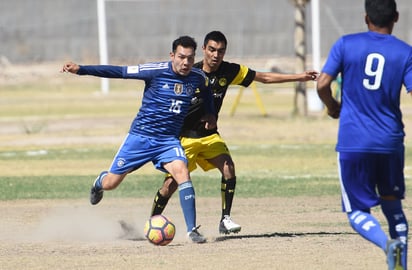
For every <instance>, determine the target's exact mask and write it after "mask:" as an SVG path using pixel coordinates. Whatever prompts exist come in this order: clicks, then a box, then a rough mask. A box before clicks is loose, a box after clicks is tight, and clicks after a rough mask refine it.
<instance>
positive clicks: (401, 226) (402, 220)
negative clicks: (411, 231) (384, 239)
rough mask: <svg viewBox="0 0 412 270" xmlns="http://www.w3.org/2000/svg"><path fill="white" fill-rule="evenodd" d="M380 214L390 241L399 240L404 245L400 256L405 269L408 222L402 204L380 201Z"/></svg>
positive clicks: (399, 202)
mask: <svg viewBox="0 0 412 270" xmlns="http://www.w3.org/2000/svg"><path fill="white" fill-rule="evenodd" d="M381 208H382V212H383V214H384V215H385V217H386V219H387V221H388V226H389V234H390V236H391V238H392V239H397V238H398V239H399V240H401V241H402V242H403V243H404V244H405V249H404V252H403V256H402V265H403V266H404V268H405V269H407V268H406V267H407V265H406V262H407V257H408V255H407V254H408V241H407V240H408V221H407V220H406V217H405V214H404V213H403V210H402V203H401V201H400V200H381Z"/></svg>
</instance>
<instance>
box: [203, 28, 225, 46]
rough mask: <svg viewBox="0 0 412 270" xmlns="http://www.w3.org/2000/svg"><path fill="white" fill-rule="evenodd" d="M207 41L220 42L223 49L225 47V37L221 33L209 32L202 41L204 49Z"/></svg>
mask: <svg viewBox="0 0 412 270" xmlns="http://www.w3.org/2000/svg"><path fill="white" fill-rule="evenodd" d="M209 40H213V41H216V42H221V43H223V44H225V47H226V46H227V40H226V37H225V35H224V34H223V33H222V32H220V31H212V32H209V33H208V34H207V35H206V36H205V39H204V41H203V46H205V47H206V45H207V43H208V42H209Z"/></svg>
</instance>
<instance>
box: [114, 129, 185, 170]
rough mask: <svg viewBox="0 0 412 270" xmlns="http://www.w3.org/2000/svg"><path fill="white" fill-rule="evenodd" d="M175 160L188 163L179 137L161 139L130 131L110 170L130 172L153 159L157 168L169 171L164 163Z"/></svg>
mask: <svg viewBox="0 0 412 270" xmlns="http://www.w3.org/2000/svg"><path fill="white" fill-rule="evenodd" d="M173 160H183V161H184V162H185V163H186V164H187V159H186V156H185V151H184V150H183V148H182V146H181V144H180V141H179V139H178V138H167V139H159V138H153V137H145V136H141V135H135V134H130V133H129V134H127V135H126V138H125V140H124V142H123V144H122V145H121V146H120V148H119V151H118V152H117V154H116V156H115V157H114V159H113V163H112V165H111V167H110V170H109V171H110V172H111V173H114V174H123V173H129V172H132V171H134V170H137V169H139V168H140V167H142V166H143V165H144V164H146V163H147V162H149V161H151V162H152V163H153V165H154V166H155V168H156V169H158V170H160V171H162V172H167V171H166V170H165V169H164V168H163V164H165V163H168V162H171V161H173Z"/></svg>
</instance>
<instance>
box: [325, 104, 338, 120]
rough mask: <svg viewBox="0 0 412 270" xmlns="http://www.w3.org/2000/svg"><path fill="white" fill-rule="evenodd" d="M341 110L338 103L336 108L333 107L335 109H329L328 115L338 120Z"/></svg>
mask: <svg viewBox="0 0 412 270" xmlns="http://www.w3.org/2000/svg"><path fill="white" fill-rule="evenodd" d="M340 108H341V105H340V103H336V106H333V108H328V115H329V116H330V117H332V118H333V119H338V118H339V116H340Z"/></svg>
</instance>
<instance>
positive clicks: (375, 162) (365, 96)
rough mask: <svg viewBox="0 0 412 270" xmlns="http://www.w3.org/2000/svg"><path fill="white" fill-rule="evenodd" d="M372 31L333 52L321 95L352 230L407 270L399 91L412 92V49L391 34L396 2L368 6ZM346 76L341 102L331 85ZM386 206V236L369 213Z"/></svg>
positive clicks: (347, 38) (392, 265)
mask: <svg viewBox="0 0 412 270" xmlns="http://www.w3.org/2000/svg"><path fill="white" fill-rule="evenodd" d="M365 11H366V15H365V22H366V24H367V26H368V31H367V32H363V33H356V34H350V35H344V36H343V37H341V38H340V39H338V41H337V42H336V43H335V44H334V45H333V47H332V49H331V51H330V53H329V56H328V58H327V61H326V63H325V65H324V67H323V69H322V73H321V75H320V77H319V79H318V84H317V91H318V94H319V97H320V99H321V100H322V101H323V103H324V104H325V105H326V107H327V111H328V114H329V115H330V116H331V117H333V118H340V121H339V131H338V140H337V145H336V151H337V153H338V154H337V157H338V171H339V177H340V184H341V191H342V208H343V211H344V212H346V213H347V216H348V219H349V223H350V225H351V226H352V228H353V229H354V230H355V231H356V232H357V233H359V234H360V235H361V236H362V237H364V238H365V239H367V240H368V241H370V242H372V243H373V244H375V245H376V246H378V247H380V248H381V249H382V250H383V251H384V252H385V253H386V256H387V259H386V260H387V264H388V267H389V269H407V265H406V264H407V239H408V222H407V219H406V217H405V214H404V212H403V208H402V203H401V200H402V199H404V193H405V181H404V174H403V169H404V156H405V154H404V151H405V150H404V136H405V134H404V125H403V122H402V113H401V110H400V95H401V92H402V86H403V85H404V86H405V87H406V90H407V92H408V93H411V91H412V48H411V46H410V45H408V44H406V43H405V42H403V41H401V40H399V39H398V38H396V37H395V36H393V35H391V34H392V30H393V27H394V24H395V23H396V22H397V20H398V17H399V15H398V12H397V7H396V2H395V1H394V0H366V1H365ZM339 73H340V74H341V76H342V96H341V100H342V102H341V103H339V102H338V101H337V100H335V99H334V98H333V96H332V91H331V83H332V81H333V80H334V79H335V78H336V76H338V74H339ZM377 205H380V206H381V209H382V212H383V214H384V215H385V217H386V220H387V222H388V227H389V237H388V236H387V234H386V233H385V232H384V231H383V229H382V227H381V225H380V223H379V221H378V220H377V219H376V218H375V217H374V216H373V215H372V214H371V211H370V209H371V208H372V207H375V206H377Z"/></svg>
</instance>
